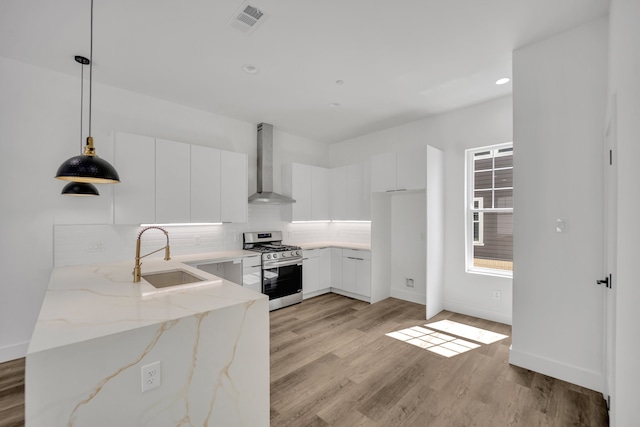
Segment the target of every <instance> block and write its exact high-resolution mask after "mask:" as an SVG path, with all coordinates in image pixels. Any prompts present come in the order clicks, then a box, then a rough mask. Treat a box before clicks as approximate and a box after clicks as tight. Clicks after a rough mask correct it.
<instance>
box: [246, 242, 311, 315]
mask: <svg viewBox="0 0 640 427" xmlns="http://www.w3.org/2000/svg"><path fill="white" fill-rule="evenodd" d="M243 242H244V244H243V248H244V249H245V250H248V251H255V252H260V253H262V293H263V294H265V295H267V296H269V310H276V309H278V308H282V307H286V306H289V305H293V304H297V303H299V302H301V301H302V249H301V248H300V247H299V246H289V245H283V244H282V232H281V231H265V232H248V233H243Z"/></svg>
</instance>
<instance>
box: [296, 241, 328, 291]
mask: <svg viewBox="0 0 640 427" xmlns="http://www.w3.org/2000/svg"><path fill="white" fill-rule="evenodd" d="M330 271H331V258H330V252H329V251H328V250H327V249H310V250H305V251H303V260H302V294H303V297H304V298H311V297H315V296H317V295H321V294H325V293H328V292H329V291H330V290H331V283H330V281H329V280H330V279H329V277H330V274H331V273H330Z"/></svg>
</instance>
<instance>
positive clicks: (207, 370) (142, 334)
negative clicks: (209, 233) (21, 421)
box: [25, 257, 269, 427]
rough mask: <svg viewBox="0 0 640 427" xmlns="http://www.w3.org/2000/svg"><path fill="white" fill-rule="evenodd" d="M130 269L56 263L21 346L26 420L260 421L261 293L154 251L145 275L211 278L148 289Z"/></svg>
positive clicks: (264, 392) (264, 347) (263, 409)
mask: <svg viewBox="0 0 640 427" xmlns="http://www.w3.org/2000/svg"><path fill="white" fill-rule="evenodd" d="M190 258H193V257H190ZM132 268H133V262H128V263H119V264H112V265H101V266H75V267H62V268H56V269H55V270H54V271H53V273H52V275H51V280H50V284H49V289H48V291H47V294H46V296H45V300H44V302H43V305H42V309H41V312H40V317H39V319H38V322H37V325H36V329H35V332H34V335H33V338H32V340H31V344H30V347H29V351H28V354H27V369H26V389H25V404H26V407H25V413H26V425H27V426H29V427H34V426H37V427H40V426H42V427H45V426H46V427H50V426H91V427H94V426H153V427H156V426H157V427H163V426H179V425H185V426H191V425H199V426H247V427H268V425H269V309H268V299H267V297H266V296H265V295H262V294H258V293H256V292H253V291H250V290H247V289H244V288H243V287H242V286H239V285H237V284H235V283H232V282H228V281H226V280H223V279H220V278H218V277H216V276H213V275H210V274H208V273H206V272H204V271H201V270H198V269H195V268H193V267H189V266H188V265H185V264H183V263H181V262H178V261H168V262H167V261H162V260H148V261H147V260H145V262H143V264H142V272H143V274H147V273H152V272H155V271H165V270H171V269H175V268H180V269H184V270H187V271H190V272H192V273H194V274H195V275H197V276H200V277H203V278H207V279H208V283H207V284H206V285H204V286H198V287H195V288H191V289H185V288H182V289H180V290H175V291H172V292H168V293H160V294H157V295H151V296H146V297H145V296H142V293H143V291H144V289H145V288H146V286H150V285H149V284H147V283H144V282H141V283H132V276H131V270H132ZM157 361H159V362H161V369H160V370H161V385H160V387H159V388H156V389H153V390H149V391H147V392H144V393H143V392H142V390H141V387H142V381H143V377H142V372H141V368H142V366H144V365H147V364H150V363H154V362H157Z"/></svg>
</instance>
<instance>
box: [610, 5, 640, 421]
mask: <svg viewBox="0 0 640 427" xmlns="http://www.w3.org/2000/svg"><path fill="white" fill-rule="evenodd" d="M639 16H640V2H638V1H636V0H612V2H611V14H610V41H609V46H610V68H609V73H610V74H609V77H610V80H609V93H610V94H611V95H613V94H615V95H616V99H617V105H616V110H617V123H616V129H617V145H618V152H617V153H616V156H615V157H616V160H617V162H618V239H617V240H618V246H617V253H618V265H617V272H614V273H613V274H614V281H613V283H614V287H615V292H616V308H617V312H616V333H615V344H616V346H615V359H614V360H615V371H614V381H613V383H614V389H613V395H612V399H611V405H612V410H611V412H610V415H611V420H610V421H611V426H612V427H617V426H630V425H635V424H637V422H638V407H639V406H640V394H639V393H638V384H640V368H639V367H638V358H639V357H640V356H639V355H640V340H638V339H637V337H638V325H640V310H638V306H639V305H640V286H638V242H640V227H638V212H639V211H640V191H638V188H639V184H638V183H640V168H639V167H638V159H639V158H640V143H639V142H640V120H638V118H639V117H640V79H639V78H638V77H639V76H640V27H638V17H639ZM616 277H617V280H616V279H615V278H616Z"/></svg>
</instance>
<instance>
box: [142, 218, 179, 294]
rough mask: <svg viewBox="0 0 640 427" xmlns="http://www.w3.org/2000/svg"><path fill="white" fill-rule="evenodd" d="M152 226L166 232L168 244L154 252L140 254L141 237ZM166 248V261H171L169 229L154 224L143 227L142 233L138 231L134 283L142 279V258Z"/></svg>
mask: <svg viewBox="0 0 640 427" xmlns="http://www.w3.org/2000/svg"><path fill="white" fill-rule="evenodd" d="M151 228H157V229H158V230H160V231H162V232H163V233H164V235H165V236H167V245H166V246H165V247H164V248H160V249H158V250H155V251H153V252H149V253H148V254H146V255H142V256H140V238H141V237H142V233H144V232H145V231H147V230H149V229H151ZM163 249H164V260H165V261H169V260H170V259H171V257H170V256H169V232H168V231H167V230H165V229H164V228H162V227H158V226H155V225H152V226H150V227H145V228H143V229H142V230H141V231H140V233H138V240H136V266H135V267H133V282H134V283H138V282H139V281H140V265H141V264H140V260H141V259H142V258H144V257H146V256H149V255H151V254H155V253H156V252H160V251H161V250H163Z"/></svg>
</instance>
